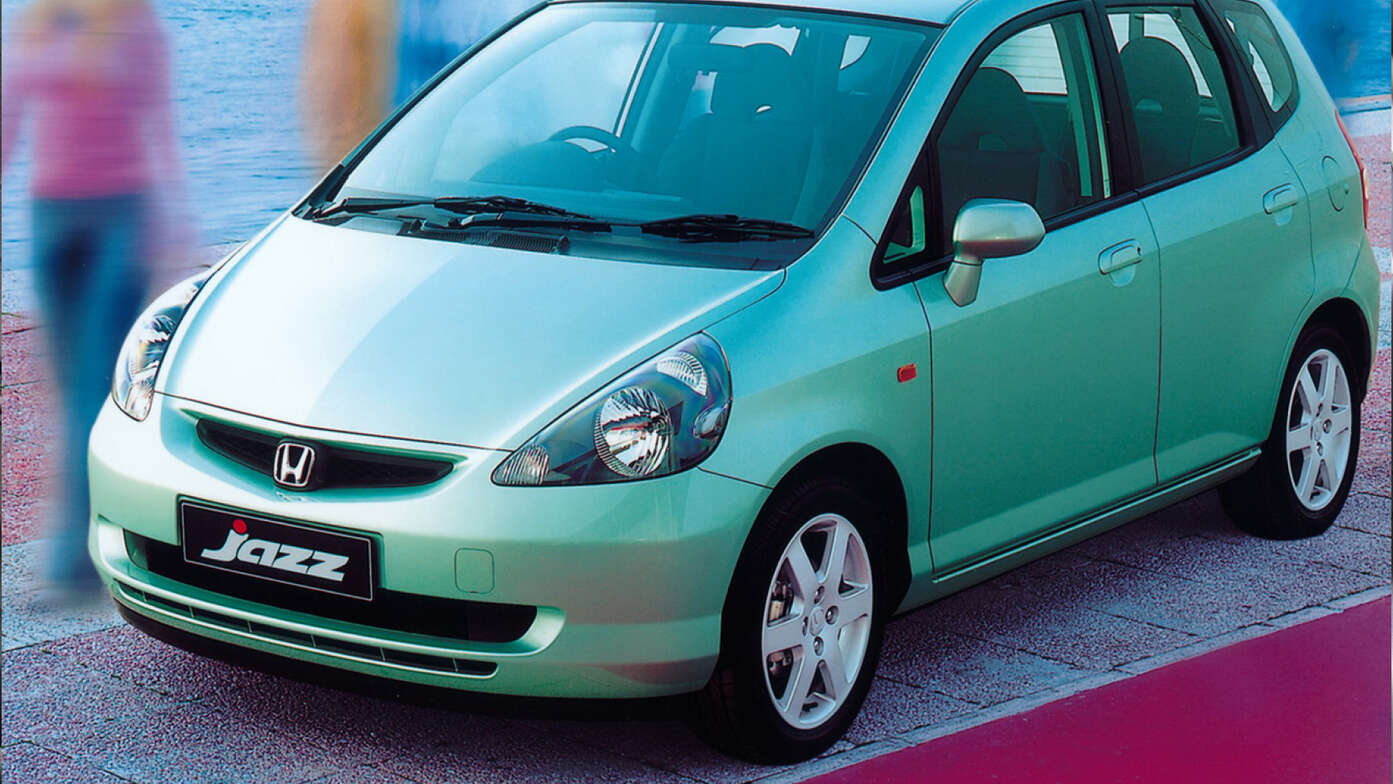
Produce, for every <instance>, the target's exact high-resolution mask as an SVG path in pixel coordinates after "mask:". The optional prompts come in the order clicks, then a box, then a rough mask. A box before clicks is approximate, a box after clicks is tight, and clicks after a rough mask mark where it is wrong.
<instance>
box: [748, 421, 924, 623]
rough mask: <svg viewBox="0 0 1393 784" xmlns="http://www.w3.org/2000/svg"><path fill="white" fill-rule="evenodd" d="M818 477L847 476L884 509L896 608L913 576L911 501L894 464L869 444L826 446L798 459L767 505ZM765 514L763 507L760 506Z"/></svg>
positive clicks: (776, 485)
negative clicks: (911, 564)
mask: <svg viewBox="0 0 1393 784" xmlns="http://www.w3.org/2000/svg"><path fill="white" fill-rule="evenodd" d="M817 477H836V478H840V479H845V480H848V481H850V482H852V483H853V484H855V485H856V486H857V487H859V488H860V489H861V490H862V491H863V492H865V493H866V496H867V497H868V498H870V499H871V500H872V501H874V502H876V503H877V504H878V505H879V506H880V507H881V509H882V510H883V512H884V518H883V524H884V528H883V529H882V532H883V533H884V537H883V539H884V541H885V542H886V548H887V550H886V553H885V556H886V559H887V560H888V562H889V571H890V574H889V586H890V591H889V593H890V595H889V597H887V598H888V599H893V601H887V602H886V605H885V606H886V607H887V608H889V609H890V610H891V611H893V610H894V608H895V607H897V606H898V605H899V603H900V601H901V600H903V598H904V596H905V594H906V593H907V592H908V591H909V584H910V580H911V578H912V573H911V571H910V564H909V502H908V498H907V496H906V495H905V487H904V482H903V481H902V480H901V478H900V472H899V470H898V469H896V468H895V464H894V463H893V462H892V461H891V460H890V458H889V457H887V456H886V455H885V453H884V452H882V451H880V450H879V449H876V448H875V447H873V446H870V445H869V444H864V443H859V442H843V443H839V444H833V445H831V446H825V447H822V448H821V449H818V450H817V451H815V452H813V453H811V454H809V455H807V456H806V457H804V458H802V459H801V460H799V461H798V462H797V463H796V464H794V465H793V467H792V468H790V469H789V470H788V471H787V472H786V473H785V474H784V475H783V477H782V478H780V479H779V481H778V482H777V483H776V484H775V486H774V492H772V493H770V495H769V498H768V499H767V500H766V501H765V507H766V508H767V507H768V506H769V504H771V503H773V501H774V500H775V499H777V498H778V497H779V496H780V493H781V491H783V490H786V489H787V488H789V487H792V486H794V485H796V484H797V483H799V482H802V481H806V480H809V479H813V478H817ZM761 514H763V509H761Z"/></svg>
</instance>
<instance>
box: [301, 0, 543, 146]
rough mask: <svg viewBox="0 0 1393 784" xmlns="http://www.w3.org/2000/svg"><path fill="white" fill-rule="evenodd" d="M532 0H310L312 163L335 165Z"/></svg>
mask: <svg viewBox="0 0 1393 784" xmlns="http://www.w3.org/2000/svg"><path fill="white" fill-rule="evenodd" d="M535 4H536V3H535V2H534V0H316V2H315V4H314V6H313V7H312V8H311V9H310V18H309V24H308V26H307V28H306V42H305V67H304V70H303V73H304V82H303V90H302V94H303V100H304V105H305V114H306V119H305V122H306V127H307V131H308V133H309V136H310V146H311V148H312V150H313V152H314V155H315V157H316V162H317V163H319V164H320V165H322V166H324V167H325V168H329V167H331V166H333V165H334V164H336V163H338V162H339V161H340V160H342V159H343V157H344V156H345V155H347V154H348V153H349V152H350V151H351V150H352V149H353V148H354V147H356V146H357V145H358V143H359V142H361V141H362V140H363V139H365V138H367V136H368V134H370V133H372V131H373V130H374V129H375V128H376V127H377V125H378V124H379V123H381V122H382V120H383V119H385V118H386V117H387V115H388V114H389V113H390V112H391V111H392V110H393V109H394V108H395V107H397V106H400V105H401V104H403V103H405V102H406V101H407V100H408V99H410V98H411V96H412V95H414V94H415V93H416V91H417V90H419V89H420V88H421V87H423V86H424V85H425V84H426V82H428V81H430V79H431V77H433V76H435V74H437V73H439V72H440V71H441V69H443V68H445V66H447V65H449V64H450V63H451V62H453V61H454V59H455V58H456V57H458V56H459V55H460V54H462V53H464V52H465V51H466V50H467V49H469V47H471V46H473V45H474V44H476V43H478V42H479V41H480V40H482V39H484V38H486V37H487V36H488V35H489V34H491V33H492V32H493V31H494V30H496V29H497V28H498V27H500V26H502V25H503V24H504V23H506V22H508V21H509V20H511V19H512V18H513V17H515V16H517V15H518V14H520V13H522V12H523V11H525V10H526V9H528V8H530V7H531V6H533V5H535Z"/></svg>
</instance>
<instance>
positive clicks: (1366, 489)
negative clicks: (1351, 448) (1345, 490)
mask: <svg viewBox="0 0 1393 784" xmlns="http://www.w3.org/2000/svg"><path fill="white" fill-rule="evenodd" d="M1359 438H1360V444H1359V451H1360V453H1361V454H1362V453H1367V454H1369V455H1370V457H1368V458H1364V459H1362V460H1361V461H1360V463H1359V465H1358V466H1357V467H1356V468H1355V471H1354V483H1353V484H1352V485H1351V488H1352V489H1351V491H1350V492H1354V493H1372V494H1374V495H1381V496H1384V497H1385V498H1386V497H1388V496H1389V495H1393V479H1391V478H1390V470H1393V461H1390V458H1389V455H1390V450H1393V438H1390V437H1389V433H1388V431H1381V432H1380V431H1377V430H1365V431H1364V432H1362V433H1360V434H1359Z"/></svg>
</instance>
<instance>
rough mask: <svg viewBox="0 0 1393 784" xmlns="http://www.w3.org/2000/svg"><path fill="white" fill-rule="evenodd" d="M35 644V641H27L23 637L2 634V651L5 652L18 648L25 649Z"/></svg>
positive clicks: (0, 644) (0, 640)
mask: <svg viewBox="0 0 1393 784" xmlns="http://www.w3.org/2000/svg"><path fill="white" fill-rule="evenodd" d="M33 644H34V641H33V640H26V639H24V638H23V637H14V636H11V635H8V634H0V650H3V651H12V650H14V649H16V648H23V647H25V646H28V645H33Z"/></svg>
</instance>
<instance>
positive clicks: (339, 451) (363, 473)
mask: <svg viewBox="0 0 1393 784" xmlns="http://www.w3.org/2000/svg"><path fill="white" fill-rule="evenodd" d="M198 437H199V439H200V440H201V441H202V442H203V443H204V445H206V446H207V447H208V448H209V449H211V450H213V451H214V452H217V453H218V454H220V455H222V456H223V457H226V458H227V459H229V460H232V461H233V462H236V463H240V464H241V465H244V466H246V467H247V468H250V469H251V470H253V471H255V472H257V473H259V474H265V475H266V476H274V470H275V461H276V446H277V445H278V444H280V442H281V437H280V436H276V435H272V434H271V433H263V432H261V431H258V430H248V429H246V428H241V427H234V426H232V425H228V424H224V423H222V422H215V421H213V420H211V419H204V420H201V421H199V423H198ZM319 451H320V454H319V455H318V456H317V458H316V461H315V465H314V473H315V485H314V486H315V487H316V488H380V487H417V486H420V485H428V484H431V483H432V482H438V481H440V480H441V479H444V478H445V476H446V475H447V474H449V473H450V471H451V469H452V467H453V466H451V464H450V463H449V462H447V461H444V460H428V459H425V458H419V457H403V456H401V455H389V454H383V453H380V452H368V451H365V450H359V449H344V448H343V447H320V448H319Z"/></svg>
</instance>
